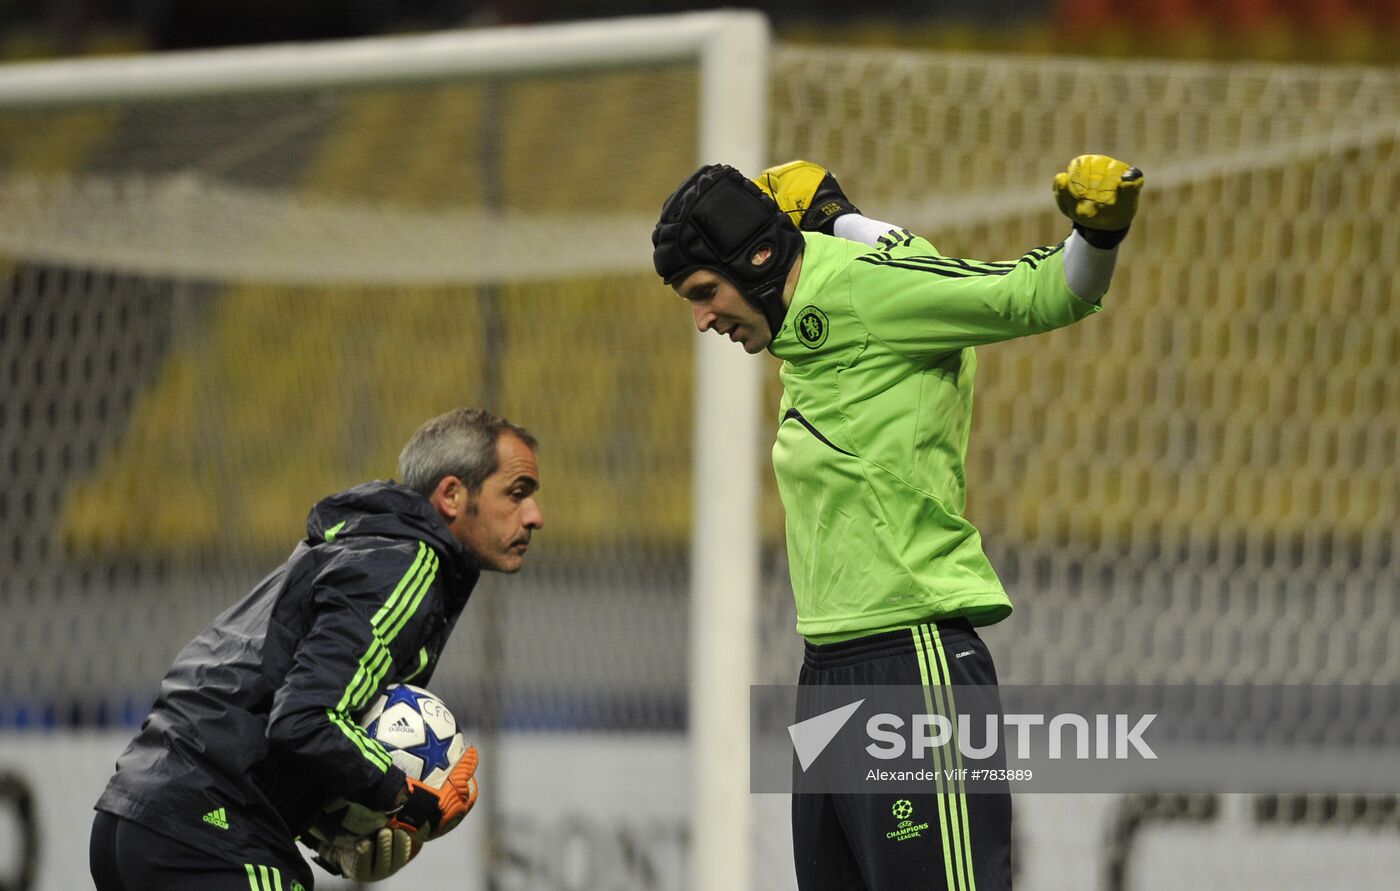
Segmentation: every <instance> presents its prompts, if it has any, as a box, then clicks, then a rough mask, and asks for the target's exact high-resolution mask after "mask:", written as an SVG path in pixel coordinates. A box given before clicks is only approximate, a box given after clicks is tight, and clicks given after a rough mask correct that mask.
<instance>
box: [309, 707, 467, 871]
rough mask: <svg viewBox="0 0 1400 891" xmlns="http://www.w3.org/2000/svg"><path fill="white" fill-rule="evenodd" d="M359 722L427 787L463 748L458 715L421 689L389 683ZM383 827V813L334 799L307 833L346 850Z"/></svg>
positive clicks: (442, 774)
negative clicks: (455, 716) (454, 714)
mask: <svg viewBox="0 0 1400 891" xmlns="http://www.w3.org/2000/svg"><path fill="white" fill-rule="evenodd" d="M357 720H358V721H359V724H360V726H361V727H363V728H365V730H366V732H368V734H369V736H370V737H371V738H372V739H374V740H377V741H378V742H379V744H380V745H382V746H383V747H384V748H385V750H386V751H388V753H389V757H390V758H391V759H392V760H393V762H394V764H395V765H396V766H397V767H398V768H399V769H400V770H402V771H403V772H404V773H406V774H408V775H409V776H410V777H413V778H414V779H415V780H419V781H421V782H424V783H427V784H428V785H429V786H433V787H440V786H442V784H443V782H444V781H446V779H447V775H448V773H449V772H451V770H452V766H453V765H454V764H456V763H457V761H458V760H459V759H461V757H462V755H463V753H465V752H466V750H467V740H466V737H464V736H463V735H462V731H461V729H459V728H458V726H457V719H456V718H454V717H453V716H452V712H451V711H450V710H448V708H447V706H446V705H444V704H443V701H442V700H441V699H438V698H437V697H436V696H434V695H433V694H432V693H429V692H428V691H427V690H424V689H423V688H422V687H414V686H411V685H409V684H390V685H389V686H388V687H387V688H385V690H384V694H383V695H382V696H380V697H379V698H378V699H377V700H375V701H374V703H373V704H371V705H370V707H369V708H368V709H366V710H365V711H364V713H363V714H361V715H360V716H359V717H358V719H357ZM383 825H384V815H383V814H381V813H378V812H376V811H372V810H370V809H369V808H367V807H364V806H362V805H358V804H355V803H353V802H350V801H347V800H345V799H344V798H337V799H335V800H333V801H330V802H328V803H327V804H326V805H325V806H324V807H322V808H321V811H320V813H318V814H317V815H316V817H315V818H314V819H313V820H312V823H311V827H310V833H311V835H312V836H313V837H314V838H315V839H317V840H319V841H322V842H330V843H331V844H333V845H336V846H337V847H341V848H350V847H354V845H355V842H356V841H358V840H360V839H362V838H365V837H366V836H368V835H370V834H372V833H374V832H376V831H377V830H378V829H379V828H380V827H381V826H383Z"/></svg>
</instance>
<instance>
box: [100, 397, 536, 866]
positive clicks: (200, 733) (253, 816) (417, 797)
mask: <svg viewBox="0 0 1400 891" xmlns="http://www.w3.org/2000/svg"><path fill="white" fill-rule="evenodd" d="M534 449H535V440H534V438H533V437H531V435H530V434H529V433H528V432H526V431H525V430H523V429H521V428H519V427H515V426H514V425H511V424H510V423H509V422H508V421H505V420H504V419H501V418H496V417H493V416H491V415H489V414H487V413H485V412H481V411H478V410H475V409H459V410H456V411H454V412H449V413H448V414H446V415H443V416H441V417H439V418H434V419H433V420H431V421H429V422H428V423H427V424H425V425H424V426H423V427H422V428H420V429H419V431H418V432H417V433H415V434H414V437H413V439H411V440H410V441H409V443H408V445H407V446H406V447H405V449H404V452H403V455H401V457H400V459H399V478H400V479H401V480H402V481H403V484H402V485H401V484H397V483H394V482H387V483H386V482H371V483H365V484H362V485H359V486H355V487H354V488H351V489H349V490H347V491H345V492H342V493H340V494H337V495H332V496H330V497H329V498H326V499H325V500H323V501H321V502H320V503H319V504H317V505H316V506H315V507H314V508H313V509H312V511H311V515H310V517H309V519H308V522H307V537H306V539H305V540H304V541H302V542H301V543H300V544H299V545H297V547H296V549H295V550H294V551H293V552H292V554H291V556H290V557H289V558H288V560H287V562H286V563H284V564H283V565H282V566H281V567H279V568H278V569H276V570H275V571H273V573H272V574H271V575H269V576H267V577H266V578H265V579H263V580H262V581H261V582H260V583H258V585H257V586H256V587H255V588H254V589H253V590H252V591H251V592H250V593H249V594H248V595H247V596H246V597H244V598H243V600H241V601H240V602H238V603H236V604H234V605H233V606H232V607H230V608H229V609H228V610H227V611H225V612H224V613H223V614H222V615H220V616H219V617H218V618H216V619H215V620H214V622H213V624H211V625H210V626H209V627H208V628H206V629H205V630H204V631H202V632H200V634H199V635H198V636H197V637H196V638H195V639H194V640H193V641H191V642H190V643H189V644H188V645H187V646H186V647H185V648H184V650H182V651H181V652H180V654H179V655H178V656H177V657H176V659H175V663H174V665H173V666H171V668H170V671H169V673H168V674H167V675H166V677H165V680H164V682H163V683H162V684H161V688H160V693H159V695H158V697H157V699H156V703H155V706H154V708H153V709H152V711H151V714H150V716H149V717H147V719H146V721H145V722H144V723H143V725H142V727H141V731H140V733H139V734H138V735H137V736H136V738H135V739H134V740H133V741H132V742H131V744H130V745H129V746H128V748H127V750H126V751H125V752H124V753H123V754H122V756H121V758H120V760H119V761H118V762H117V772H116V774H115V776H113V777H112V779H111V781H110V783H109V784H108V786H107V789H106V791H105V792H104V793H103V794H102V797H101V798H100V799H99V800H98V802H97V811H98V814H97V816H96V819H95V820H94V824H93V832H92V843H91V850H90V859H91V868H92V873H93V877H94V879H95V880H96V883H97V887H98V889H99V891H161V889H186V888H198V889H201V891H225V889H227V891H235V889H236V891H249V889H252V891H296V889H299V888H300V889H310V888H311V887H312V884H313V882H312V875H311V870H310V867H309V866H308V865H307V864H306V862H305V861H304V860H303V859H302V857H301V855H300V854H299V853H298V851H297V848H296V845H295V843H294V841H295V839H296V838H297V837H298V836H300V835H302V834H303V833H304V832H306V831H307V828H308V826H309V824H310V823H311V820H312V818H313V817H314V816H315V815H316V814H317V813H318V811H319V810H320V808H321V807H322V806H323V805H324V804H325V803H326V802H327V801H328V800H331V799H337V798H345V799H348V800H349V801H351V802H354V803H356V804H358V805H362V806H363V807H365V808H367V809H369V810H371V811H376V812H382V813H384V814H385V815H386V820H387V821H388V823H389V826H390V827H391V828H390V829H385V830H382V831H381V833H392V835H390V834H384V835H382V841H383V843H384V844H385V845H386V846H392V847H393V848H394V849H395V850H396V854H395V857H394V864H393V866H392V868H390V867H389V866H388V865H385V864H378V863H376V864H375V866H374V870H373V872H372V873H371V871H370V870H369V869H368V868H365V869H362V868H361V867H362V866H365V864H361V863H360V862H359V860H357V859H356V858H355V857H354V856H353V854H354V852H353V851H351V852H330V853H331V856H330V857H329V858H328V859H329V861H330V863H331V864H332V865H333V867H339V868H341V869H344V870H345V871H346V874H347V875H350V876H351V877H353V878H357V879H361V880H365V879H377V878H383V877H385V875H387V874H388V872H391V871H392V870H393V869H396V868H398V867H400V866H402V865H403V863H404V862H406V861H407V860H408V859H409V858H411V856H412V854H413V853H416V851H417V842H418V841H421V840H426V839H429V838H434V837H436V836H437V835H440V834H441V833H442V832H445V831H446V830H447V829H450V828H451V827H452V826H455V825H456V822H457V821H458V820H460V818H461V816H462V815H464V814H465V812H466V810H467V809H469V808H470V806H471V803H472V802H473V801H474V800H475V781H474V780H473V779H471V772H472V771H473V770H474V768H475V758H476V754H475V751H474V750H471V751H470V753H469V756H468V757H469V758H470V761H471V764H470V765H465V764H463V763H461V762H459V765H458V768H459V769H458V770H455V771H454V773H455V774H458V775H459V776H461V777H462V778H463V780H464V782H463V788H462V789H461V790H459V791H460V796H458V797H456V798H453V800H452V801H446V800H439V799H441V798H444V797H448V798H452V797H453V796H454V795H456V793H454V792H451V791H449V792H447V793H443V792H439V791H437V790H431V789H429V788H428V787H424V786H422V785H421V784H417V783H416V782H415V781H412V780H409V779H408V778H406V777H405V775H404V773H403V771H401V770H400V769H399V768H398V767H396V766H394V765H393V764H392V763H391V762H390V759H389V757H388V755H387V753H386V752H385V750H384V749H383V747H381V746H380V745H379V744H378V743H377V742H375V741H374V740H372V739H370V738H369V737H368V736H367V734H366V733H365V731H364V730H363V729H361V728H360V727H359V725H358V724H357V723H356V721H355V715H356V714H357V713H359V712H361V711H363V709H364V708H365V707H366V706H368V705H369V704H370V703H372V702H373V701H374V700H375V698H376V697H377V696H378V695H379V694H380V693H381V691H383V690H384V688H385V687H387V686H388V685H389V684H392V683H399V682H406V681H412V682H413V683H415V684H419V685H422V684H425V683H426V682H427V681H428V679H429V678H430V677H431V676H432V673H433V669H434V667H435V666H436V664H437V661H438V657H439V655H440V654H441V653H442V648H443V646H444V644H445V643H446V642H447V638H448V636H449V635H450V634H451V632H452V628H453V626H454V625H455V624H456V622H457V618H458V616H459V615H460V614H461V612H462V608H463V607H464V606H465V605H466V602H467V598H468V597H469V596H470V595H471V591H472V588H473V587H474V586H475V584H476V582H477V579H478V577H479V574H480V571H481V570H482V569H486V570H495V571H504V572H515V571H517V570H518V569H519V568H520V565H521V563H522V561H523V558H524V553H525V549H526V547H527V546H528V543H529V539H530V535H531V533H532V532H533V530H534V529H537V528H539V527H540V526H541V525H542V520H541V516H540V512H539V509H538V507H537V506H536V504H535V499H534V492H535V489H536V488H537V487H538V485H539V474H538V469H537V464H536V459H535V454H534ZM468 757H464V758H463V762H466V761H467V760H468ZM467 785H470V792H469V793H468V791H467V790H466V788H465V787H466V786H467ZM444 789H445V790H446V789H448V786H446V785H445V786H444ZM390 814H393V815H394V816H393V817H390V816H389V815H390ZM410 836H412V838H411V840H410ZM361 853H364V852H361ZM325 855H326V852H325V851H323V857H324V856H325ZM387 855H388V848H387V847H386V849H385V851H384V852H383V856H386V857H387ZM366 856H368V855H366ZM379 856H380V852H376V853H375V857H374V858H373V859H378V857H379Z"/></svg>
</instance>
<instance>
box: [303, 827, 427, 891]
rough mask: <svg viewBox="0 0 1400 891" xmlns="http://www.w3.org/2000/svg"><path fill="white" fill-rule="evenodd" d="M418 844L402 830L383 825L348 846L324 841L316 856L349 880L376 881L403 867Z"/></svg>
mask: <svg viewBox="0 0 1400 891" xmlns="http://www.w3.org/2000/svg"><path fill="white" fill-rule="evenodd" d="M420 847H421V845H419V843H418V842H416V841H414V840H413V839H412V838H411V837H410V836H409V834H408V833H407V832H404V831H403V830H402V829H388V828H384V829H381V830H379V831H378V832H376V833H375V834H374V835H371V836H370V837H369V838H362V839H360V840H359V841H357V842H355V845H354V847H350V848H342V847H338V846H336V845H333V844H330V843H329V842H327V843H325V844H323V845H321V849H320V852H319V853H320V857H319V858H318V859H319V860H320V861H321V863H322V865H323V866H327V865H329V866H334V867H335V868H336V869H338V870H339V871H340V874H341V875H342V876H344V877H345V878H347V879H349V880H350V881H352V882H379V881H382V880H384V879H387V878H389V876H391V875H393V874H394V873H396V872H398V871H399V870H401V869H403V868H404V867H405V866H407V865H408V861H410V860H412V859H413V858H414V857H416V856H417V855H418V849H419V848H420Z"/></svg>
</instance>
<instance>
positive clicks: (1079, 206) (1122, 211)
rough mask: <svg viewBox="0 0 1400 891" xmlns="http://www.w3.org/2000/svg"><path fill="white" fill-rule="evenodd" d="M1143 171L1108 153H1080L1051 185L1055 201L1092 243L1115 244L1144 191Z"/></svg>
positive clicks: (1124, 233)
mask: <svg viewBox="0 0 1400 891" xmlns="http://www.w3.org/2000/svg"><path fill="white" fill-rule="evenodd" d="M1142 183H1143V179H1142V171H1141V170H1138V169H1137V168H1136V167H1132V166H1130V165H1128V164H1126V163H1124V162H1122V161H1119V160H1117V159H1116V158H1110V157H1109V156H1107V155H1080V156H1079V157H1077V158H1075V159H1074V160H1073V161H1070V162H1069V167H1068V169H1066V170H1065V171H1064V172H1063V173H1057V174H1055V181H1054V183H1053V184H1052V186H1051V188H1052V189H1053V190H1054V192H1055V203H1056V204H1058V205H1059V206H1060V210H1061V211H1062V212H1063V213H1064V215H1065V216H1067V217H1069V218H1070V220H1071V221H1072V222H1073V223H1074V228H1075V229H1076V230H1078V231H1079V233H1080V234H1081V235H1083V236H1084V237H1085V240H1087V241H1088V242H1089V243H1090V244H1093V245H1095V246H1097V247H1112V246H1113V245H1115V244H1117V243H1118V242H1119V241H1122V240H1123V236H1124V235H1126V234H1127V233H1128V226H1129V225H1130V224H1131V223H1132V221H1133V215H1134V214H1136V213H1137V206H1138V195H1139V194H1140V193H1141V192H1142Z"/></svg>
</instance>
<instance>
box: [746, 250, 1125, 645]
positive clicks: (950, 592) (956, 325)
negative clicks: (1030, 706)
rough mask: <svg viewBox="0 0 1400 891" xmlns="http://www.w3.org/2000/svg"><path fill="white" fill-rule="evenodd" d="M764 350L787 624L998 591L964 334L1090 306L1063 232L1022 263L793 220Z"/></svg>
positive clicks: (1000, 332) (981, 335)
mask: <svg viewBox="0 0 1400 891" xmlns="http://www.w3.org/2000/svg"><path fill="white" fill-rule="evenodd" d="M804 238H805V239H806V250H805V252H804V255H803V259H802V272H801V275H800V278H799V280H798V284H797V289H796V291H795V292H794V294H793V298H792V302H791V304H790V305H789V308H788V312H787V316H786V318H785V320H784V322H783V326H782V328H781V330H780V331H779V332H778V335H777V337H775V338H774V339H773V342H772V344H771V345H770V346H769V350H770V351H771V352H772V353H773V354H774V355H775V356H777V357H778V358H780V359H782V360H784V361H783V365H782V371H781V377H782V384H783V400H782V406H781V408H780V415H779V426H778V438H777V442H776V443H775V444H774V446H773V469H774V471H775V473H776V474H777V478H778V490H779V493H780V494H781V496H782V500H783V507H784V509H785V511H786V513H787V547H788V562H789V565H790V571H791V575H792V589H793V594H794V596H795V597H796V600H797V630H798V632H799V633H800V634H802V635H803V636H804V637H806V638H807V639H808V640H811V641H813V642H817V643H828V642H831V641H836V640H843V639H848V638H851V637H857V636H862V635H866V634H873V633H877V632H880V631H884V630H889V629H893V628H898V627H903V626H906V625H910V624H913V623H917V622H922V621H931V620H937V619H945V618H952V617H957V616H963V617H966V618H967V619H969V620H970V621H971V622H972V623H973V624H975V625H988V624H991V623H993V622H998V621H1000V620H1001V619H1003V618H1005V617H1006V616H1007V615H1008V614H1009V613H1010V612H1011V601H1010V599H1009V598H1008V597H1007V596H1006V591H1005V589H1004V588H1003V587H1002V585H1001V582H1000V580H999V579H998V578H997V576H996V573H995V572H994V571H993V569H992V566H991V564H990V563H989V562H988V560H987V557H986V555H985V554H983V552H982V543H981V537H980V536H979V534H978V532H977V530H976V529H975V528H974V527H973V526H972V524H971V523H969V522H968V521H967V519H966V518H965V517H964V516H963V511H964V506H965V503H966V484H965V478H964V471H963V466H964V460H965V458H966V454H967V440H968V431H969V428H970V425H971V420H972V378H973V374H974V372H975V370H976V367H977V359H976V356H975V354H974V351H973V347H974V346H976V345H978V344H986V343H993V342H996V341H1000V340H1009V339H1011V338H1013V337H1023V336H1025V335H1028V334H1037V333H1040V332H1043V331H1050V330H1052V329H1055V328H1060V327H1063V326H1065V325H1069V324H1071V323H1073V322H1076V321H1078V320H1079V319H1081V318H1083V317H1084V316H1087V315H1089V314H1090V313H1093V312H1096V311H1098V309H1099V307H1098V305H1096V304H1091V303H1087V302H1085V301H1083V300H1080V299H1079V298H1078V297H1076V296H1075V295H1074V294H1073V293H1072V292H1071V291H1070V289H1069V286H1068V285H1067V284H1066V282H1065V273H1064V252H1063V250H1062V246H1051V247H1043V248H1037V249H1035V250H1032V251H1030V252H1028V253H1027V254H1025V255H1024V256H1023V257H1021V258H1020V259H1019V260H1015V261H1009V262H1002V263H982V262H978V261H972V260H957V259H952V258H947V257H942V256H940V255H939V254H938V252H937V251H936V250H934V248H933V246H932V245H931V244H929V243H928V242H927V241H925V240H924V239H922V238H918V237H915V236H914V235H912V234H911V233H909V232H907V231H896V232H891V233H890V234H889V235H887V236H885V237H884V238H883V239H881V242H880V244H879V246H878V247H876V248H871V247H869V246H867V245H863V244H858V243H856V242H850V241H845V240H842V239H838V238H831V237H828V236H825V235H819V234H813V233H804Z"/></svg>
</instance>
